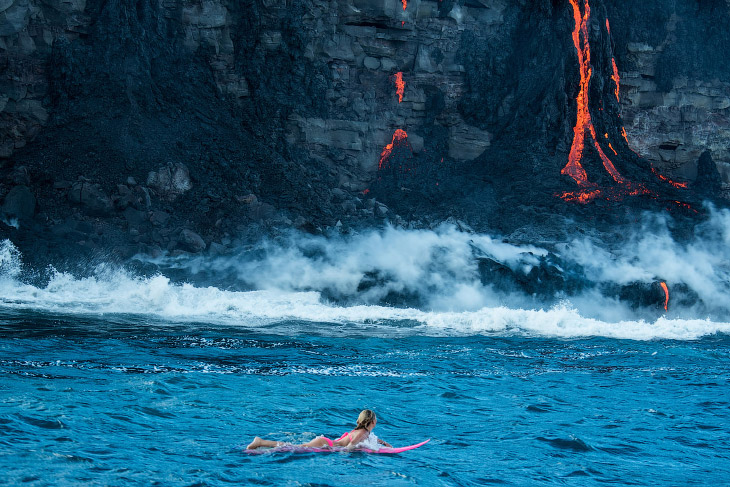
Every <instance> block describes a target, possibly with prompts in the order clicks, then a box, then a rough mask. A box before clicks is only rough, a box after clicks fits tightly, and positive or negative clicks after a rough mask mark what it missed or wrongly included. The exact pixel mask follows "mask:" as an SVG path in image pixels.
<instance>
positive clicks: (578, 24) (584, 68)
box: [560, 0, 647, 203]
mask: <svg viewBox="0 0 730 487" xmlns="http://www.w3.org/2000/svg"><path fill="white" fill-rule="evenodd" d="M569 1H570V4H571V6H572V7H573V19H574V21H575V28H574V29H573V33H572V37H573V45H574V46H575V51H576V54H577V55H578V63H579V66H580V69H579V71H580V88H579V91H578V96H577V97H576V122H575V127H574V128H573V143H572V144H571V147H570V154H569V156H568V163H567V164H566V165H565V167H564V168H563V169H562V170H561V171H560V173H561V174H566V175H568V176H570V177H571V178H573V180H574V181H575V182H576V184H578V186H581V187H582V188H583V190H582V191H578V192H575V193H563V195H562V196H561V197H562V198H563V199H565V200H567V201H578V202H581V203H586V202H588V201H590V200H592V199H595V198H596V197H597V196H598V195H600V190H598V189H596V185H594V184H591V183H589V181H588V175H587V173H586V171H585V169H584V168H583V165H582V164H581V160H582V159H583V152H584V151H585V139H586V136H587V135H590V137H591V138H592V139H593V146H594V147H595V149H596V151H597V152H598V156H599V157H600V158H601V162H602V163H603V167H604V169H606V171H607V172H608V173H609V174H610V175H611V177H612V178H613V180H614V181H615V182H616V183H618V184H621V185H626V186H628V188H627V189H628V191H629V194H645V193H647V190H646V189H644V187H643V186H642V185H640V184H634V183H631V182H630V181H628V180H627V179H625V178H624V177H623V176H621V174H620V173H619V172H618V170H617V169H616V166H614V164H613V162H612V161H611V159H609V157H608V156H607V155H606V153H605V152H604V151H603V149H602V148H601V146H600V145H599V143H598V137H597V136H596V129H595V127H594V125H593V120H592V118H591V112H590V103H589V99H588V91H589V86H590V82H591V76H592V74H593V70H592V67H591V47H590V42H589V41H588V21H589V19H590V16H591V7H590V4H589V3H588V0H585V3H584V11H583V13H582V14H581V11H580V5H579V3H578V2H579V0H569ZM607 27H608V28H609V29H610V27H609V26H608V24H607ZM614 65H615V62H614ZM614 75H615V76H616V78H614V81H615V82H616V83H617V86H618V77H617V76H618V70H617V69H616V70H615V71H614ZM615 93H616V94H618V89H617V90H616V91H615ZM586 132H588V134H586ZM606 135H607V134H606ZM609 147H610V148H611V150H613V151H614V153H616V151H615V150H614V149H613V146H611V145H610V144H609Z"/></svg>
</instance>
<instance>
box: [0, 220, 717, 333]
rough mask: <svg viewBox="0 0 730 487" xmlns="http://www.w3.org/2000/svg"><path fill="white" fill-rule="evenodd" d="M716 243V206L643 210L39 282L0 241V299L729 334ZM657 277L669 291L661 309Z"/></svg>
mask: <svg viewBox="0 0 730 487" xmlns="http://www.w3.org/2000/svg"><path fill="white" fill-rule="evenodd" d="M728 245H730V212H728V211H713V213H712V217H711V218H710V220H709V221H708V222H707V223H706V224H703V225H702V226H701V227H698V228H697V231H696V233H695V235H694V236H693V237H692V238H689V239H687V240H686V241H685V242H683V243H678V242H676V241H675V240H673V239H672V237H671V232H670V231H669V222H667V221H666V220H664V219H662V218H660V217H656V216H651V217H648V218H647V220H646V221H645V223H644V227H643V229H642V231H641V232H637V233H636V236H634V237H633V238H630V239H627V240H626V241H625V242H623V244H622V245H621V246H618V247H616V248H609V247H608V246H605V245H600V244H598V243H597V242H595V241H592V240H590V239H588V238H581V239H576V240H573V241H570V242H565V243H562V244H558V245H554V246H552V247H551V248H547V246H542V247H541V246H536V245H514V244H510V243H506V242H504V241H502V240H499V239H496V238H493V237H490V236H487V235H478V234H474V233H470V232H464V231H460V230H458V229H457V228H455V227H454V226H442V227H439V228H437V229H435V230H403V229H395V228H386V229H382V230H371V231H368V232H365V233H362V234H355V235H349V236H338V237H331V238H324V237H315V236H302V235H291V236H290V237H289V238H287V239H285V240H280V241H277V242H273V241H265V242H262V243H261V244H260V245H259V246H257V247H255V248H249V249H246V250H241V251H239V252H237V253H235V254H231V255H227V256H219V257H212V256H207V257H176V258H172V257H166V258H163V259H158V260H156V261H147V262H145V263H144V264H145V265H147V266H153V269H154V272H151V273H149V274H147V275H140V273H138V272H133V271H131V270H129V269H123V268H119V267H112V266H110V265H101V266H98V267H96V268H95V269H94V270H93V272H92V273H91V274H90V275H86V276H82V277H79V276H74V275H71V274H68V273H62V272H57V271H54V270H51V271H50V273H49V275H48V277H47V278H46V279H45V281H44V282H42V283H41V282H38V280H37V279H36V280H33V279H29V278H28V277H27V275H28V270H27V269H24V268H23V265H22V259H21V257H22V256H21V255H20V253H19V252H18V251H17V249H15V247H14V246H13V244H12V243H11V242H9V241H7V240H6V241H4V242H2V243H0V307H2V308H5V309H14V310H18V309H24V310H25V309H28V310H35V311H43V312H49V313H63V314H72V315H77V314H79V315H100V314H123V315H141V316H150V317H155V318H160V319H163V320H173V321H176V322H205V323H213V324H219V323H220V324H226V325H235V326H242V327H247V328H261V327H265V328H266V330H267V331H269V332H274V333H276V332H281V333H286V332H287V330H291V328H286V329H285V328H281V327H279V328H277V326H278V325H277V324H281V323H284V322H287V323H290V322H298V323H300V324H301V323H304V324H305V325H306V324H307V323H309V324H318V325H322V324H330V325H338V326H331V327H330V328H331V329H332V330H333V331H332V333H341V332H342V330H343V329H346V330H349V331H352V332H356V333H377V334H395V333H404V332H407V333H418V334H432V335H465V334H500V335H504V334H521V335H531V336H532V335H535V336H555V337H565V338H568V337H585V336H603V337H612V338H626V339H637V340H647V339H655V338H666V339H680V340H685V339H696V338H699V337H702V336H706V335H710V334H714V333H730V323H727V322H725V321H724V320H723V319H722V318H721V317H722V316H727V313H728V311H730V299H728V296H730V291H729V290H730V263H729V262H730V259H728V258H727V250H726V249H727V248H728ZM180 276H184V277H183V278H181V277H180ZM658 281H661V282H666V283H668V289H669V290H670V293H672V294H670V298H669V307H668V310H667V311H665V310H664V309H663V307H662V305H663V304H664V299H663V295H660V296H657V295H656V293H657V292H661V291H657V289H660V288H659V287H658V286H657V282H658ZM193 283H194V284H193ZM531 291H532V292H531ZM632 293H633V294H632ZM642 293H643V294H642ZM651 293H654V294H651ZM677 295H679V296H680V297H676V296H677ZM637 296H639V297H638V298H637ZM642 296H643V297H642ZM647 296H649V298H647ZM718 317H719V318H718ZM305 325H302V326H305ZM319 329H320V330H326V329H327V327H326V326H325V327H322V326H319ZM325 332H326V331H325Z"/></svg>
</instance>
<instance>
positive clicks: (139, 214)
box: [0, 0, 730, 251]
mask: <svg viewBox="0 0 730 487" xmlns="http://www.w3.org/2000/svg"><path fill="white" fill-rule="evenodd" d="M574 8H577V9H578V12H579V16H580V15H583V14H585V12H586V11H587V8H589V9H590V12H591V13H590V15H587V17H586V18H587V21H586V22H587V23H586V34H585V35H584V37H585V39H587V40H588V41H589V42H590V44H591V46H592V53H593V54H592V58H591V64H592V66H593V73H594V74H593V76H592V79H591V80H590V82H589V86H587V87H586V91H585V93H586V96H588V98H589V99H590V100H591V101H590V103H591V108H590V111H591V112H592V113H593V125H594V126H595V130H596V131H597V133H598V136H596V137H600V136H601V135H602V134H604V133H605V139H606V140H603V139H602V140H601V144H604V143H605V144H604V145H605V147H604V148H603V149H602V150H601V149H600V147H599V145H598V142H596V145H595V147H597V148H599V150H598V152H601V151H606V152H608V150H609V149H608V145H609V144H608V141H611V142H612V144H610V150H611V151H613V153H614V154H615V156H614V154H611V153H610V152H609V156H610V158H614V157H615V159H616V160H615V161H614V162H613V164H615V165H616V167H617V171H619V172H621V173H622V174H623V175H622V176H620V178H621V179H620V180H619V179H617V178H616V177H615V176H614V177H613V182H612V181H611V177H610V174H611V173H610V171H609V172H608V175H607V173H606V171H605V170H604V169H603V168H602V167H601V160H602V158H603V157H604V156H600V154H599V153H598V152H596V150H594V149H593V148H592V146H591V143H590V142H589V143H588V145H587V147H588V148H587V149H585V155H584V157H585V158H586V161H585V163H584V165H585V166H586V169H587V171H588V172H589V173H590V176H591V177H592V180H591V183H590V184H593V185H612V184H614V185H615V184H620V183H621V181H624V180H627V179H631V180H632V181H635V182H637V184H641V185H642V188H644V189H645V192H644V193H641V194H644V195H657V197H656V198H653V199H657V200H661V201H665V200H666V201H673V200H677V199H682V200H685V199H687V200H689V199H693V198H694V199H696V197H694V196H684V195H683V194H682V193H681V192H680V193H677V192H676V191H675V190H674V189H672V188H671V187H668V186H667V189H661V188H658V187H657V188H653V186H652V185H656V184H662V183H661V181H659V182H656V181H653V180H652V182H644V180H647V181H648V179H650V178H652V177H653V176H651V174H652V172H651V171H652V168H653V170H654V172H655V173H656V174H660V175H662V176H663V177H665V178H670V179H671V178H674V179H677V178H679V179H686V180H688V181H690V182H691V181H693V180H694V179H695V178H696V176H697V161H698V158H699V155H700V153H702V152H703V151H705V150H708V149H709V150H710V151H711V153H712V158H713V160H714V163H715V164H716V166H717V167H718V169H719V173H720V175H721V177H722V181H721V182H717V183H718V185H717V186H712V187H713V188H716V190H717V191H715V193H717V194H713V195H712V196H715V197H718V196H722V195H723V191H724V192H725V193H724V195H725V196H727V188H728V183H730V169H729V167H730V166H728V164H730V153H729V152H728V151H729V150H730V149H729V147H730V129H728V120H729V119H728V117H730V69H729V68H728V67H727V66H726V64H724V63H725V61H724V60H723V58H722V56H721V55H718V54H717V53H715V51H714V49H715V48H714V46H725V45H726V46H727V47H728V48H730V40H729V39H730V36H728V34H727V33H726V32H725V30H724V29H722V28H721V21H719V20H718V19H723V18H725V19H726V18H727V15H728V13H730V6H728V3H727V2H725V1H724V0H713V1H708V2H702V5H700V6H698V5H697V4H696V2H689V1H686V2H681V1H674V0H653V1H650V2H642V5H640V6H631V7H627V6H625V5H624V2H614V1H611V0H592V1H591V2H590V6H588V2H587V1H585V0H580V1H575V2H574V1H573V0H565V1H562V0H557V1H547V0H546V1H538V2H536V1H527V0H522V1H507V0H409V1H405V0H402V1H397V0H336V1H335V0H332V1H324V0H296V1H292V0H251V1H247V2H233V1H228V0H202V1H184V2H170V1H164V0H138V1H131V0H106V1H102V0H73V1H63V2H59V1H53V0H0V65H2V66H3V70H2V74H0V165H2V167H3V171H4V173H5V179H4V183H3V185H2V187H0V197H5V205H6V208H11V207H12V208H21V209H20V210H18V209H16V210H13V211H15V213H12V212H10V211H9V210H8V211H6V212H5V213H6V217H9V216H13V215H15V216H20V215H18V213H22V216H23V218H24V219H26V220H27V219H29V218H31V219H32V218H35V223H36V225H41V226H42V225H46V226H50V228H56V229H59V228H61V229H62V230H58V231H59V232H62V233H63V232H66V233H63V234H64V235H67V234H69V233H70V234H72V235H73V236H74V238H75V239H76V240H77V241H79V242H84V243H85V244H87V245H92V246H93V245H102V244H103V243H104V238H105V236H106V235H109V234H110V232H111V233H113V232H112V230H113V231H115V232H117V233H118V234H119V235H120V237H118V238H122V236H124V235H126V237H125V238H131V240H132V241H133V242H134V244H135V245H142V246H145V247H144V248H142V250H149V249H150V248H157V249H168V250H182V251H199V250H201V249H203V248H206V247H209V246H210V245H211V244H216V246H225V245H228V244H231V243H232V239H233V238H235V237H234V236H235V235H237V234H240V233H241V232H245V231H246V229H247V228H250V227H251V224H254V223H264V224H266V225H268V224H270V223H272V222H273V223H276V224H283V225H294V226H298V227H300V228H307V229H310V230H313V231H314V230H316V229H317V228H323V227H325V226H333V225H335V224H336V222H337V221H338V220H349V221H365V222H368V221H373V222H376V221H378V220H382V219H383V218H392V219H394V221H397V222H406V221H408V220H411V221H415V222H416V223H417V224H419V223H418V220H419V219H422V221H421V222H420V224H428V223H429V220H438V219H439V218H443V217H445V216H448V215H453V216H457V217H459V218H462V219H464V220H466V221H469V222H471V223H472V224H476V225H477V226H495V227H497V228H501V229H502V230H506V231H514V230H515V229H517V228H519V227H521V226H523V225H524V224H525V223H526V222H529V221H530V220H531V219H535V215H536V213H535V211H537V210H535V208H546V209H547V211H548V212H549V213H554V212H556V211H563V210H562V209H556V208H555V205H556V204H561V205H562V204H564V202H563V200H561V199H560V198H558V197H557V195H559V194H560V193H561V192H567V191H571V190H572V189H575V182H574V181H572V180H571V178H569V177H568V176H567V175H566V173H565V172H563V173H562V174H561V168H563V167H564V166H565V164H566V162H567V159H568V156H569V153H570V152H571V140H573V139H574V127H575V124H576V111H577V110H578V109H577V108H576V99H577V97H580V90H581V89H582V88H581V86H580V80H581V77H580V75H579V73H580V69H581V65H580V63H579V60H578V57H577V56H576V46H575V45H574V41H573V39H571V33H572V32H573V30H574V28H575V25H576V23H575V17H574V14H575V10H574ZM636 9H638V10H639V11H636ZM608 21H610V27H609V25H608ZM609 30H610V31H609ZM700 32H703V33H709V37H708V36H700V35H698V34H699V33H700ZM724 52H727V51H726V50H725V51H724ZM612 63H613V65H615V66H617V72H616V71H614V70H612ZM675 68H676V69H675ZM615 76H620V80H621V81H620V92H619V97H618V100H616V99H614V98H613V96H614V95H613V92H614V90H615V86H616V83H615V81H612V80H613V77H615ZM403 84H404V86H403ZM399 85H400V86H402V93H400V94H399ZM619 102H620V103H619ZM619 115H620V116H621V119H619V118H618V116H619ZM624 127H625V130H626V138H625V139H623V137H622V136H621V132H622V129H623V128H624ZM397 131H402V132H397ZM401 133H402V134H404V135H405V136H402V135H401V136H398V137H396V134H401ZM626 142H628V144H626ZM574 144H575V142H573V145H574ZM629 149H631V150H633V151H635V153H636V154H638V155H640V156H641V158H639V157H638V156H637V155H636V154H635V153H634V152H631V150H629ZM599 156H600V157H599ZM384 158H385V159H388V160H387V161H384ZM603 167H606V164H605V162H604V163H603ZM712 174H714V173H712ZM573 179H575V178H573ZM721 183H724V186H722V184H721ZM713 184H714V183H713ZM20 186H22V187H24V188H25V189H23V190H15V193H14V194H15V196H12V197H10V198H9V199H8V195H10V194H11V191H12V190H14V189H15V188H16V187H20ZM718 188H719V189H718ZM583 190H584V191H585V192H586V194H587V192H588V191H589V190H588V189H586V187H584V188H583ZM21 193H22V195H21V196H22V197H21V196H17V195H18V194H21ZM639 193H640V192H639ZM675 193H676V194H675ZM660 195H661V197H660ZM31 197H32V198H33V205H32V206H33V207H32V208H31V209H29V206H30V203H29V202H30V201H31V200H30V198H31ZM373 197H375V198H373ZM605 199H608V200H609V201H612V200H613V201H615V200H616V199H617V196H616V193H615V192H613V193H611V194H610V195H608V196H607V197H606V198H605ZM645 199H646V198H645ZM383 202H385V203H386V204H387V205H388V206H390V207H391V208H390V209H389V208H388V207H387V206H385V205H384V204H383ZM69 205H70V206H69ZM662 205H664V203H660V204H659V207H662ZM594 206H595V205H594ZM639 206H640V207H642V206H646V204H645V203H641V204H639ZM66 207H70V208H71V210H66V209H65V208H66ZM576 207H577V208H578V209H579V210H580V212H584V207H583V206H581V205H580V204H578V205H577V206H576V205H575V204H573V205H572V206H570V208H572V209H570V210H569V211H574V209H575V208H576ZM541 211H542V210H541ZM395 212H397V213H399V214H400V215H399V216H396V215H394V213H395ZM515 212H517V213H520V214H521V215H522V217H520V218H516V219H514V220H513V221H511V222H509V223H508V224H507V223H505V224H502V223H503V222H506V221H507V220H509V219H510V218H515V217H514V213H515ZM11 213H12V214H11ZM69 213H70V214H71V217H69ZM486 215H488V216H489V217H488V218H487V216H486ZM69 218H70V219H71V220H72V221H69ZM90 218H96V221H95V223H93V225H92V227H91V230H89V227H88V225H86V226H85V225H82V227H83V228H82V230H78V228H77V227H78V226H79V222H81V221H84V222H86V223H88V220H89V219H90ZM6 221H9V220H8V218H6ZM64 225H65V226H64ZM30 226H31V225H25V227H26V228H27V227H30ZM102 227H103V228H102ZM69 228H70V230H69ZM87 230H88V231H87ZM5 231H9V230H7V229H6V230H5ZM191 233H192V234H193V235H191ZM115 238H117V237H115ZM135 249H136V250H138V249H139V247H134V248H133V250H135Z"/></svg>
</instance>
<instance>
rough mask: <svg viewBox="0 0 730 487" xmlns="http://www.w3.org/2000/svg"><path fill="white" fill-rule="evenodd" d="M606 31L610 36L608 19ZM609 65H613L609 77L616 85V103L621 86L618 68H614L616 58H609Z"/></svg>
mask: <svg viewBox="0 0 730 487" xmlns="http://www.w3.org/2000/svg"><path fill="white" fill-rule="evenodd" d="M606 31H608V35H611V26H610V25H609V23H608V19H606ZM611 64H612V65H613V75H611V79H612V80H613V82H614V83H615V84H616V88H614V93H615V94H616V101H619V99H618V91H619V86H620V85H621V78H620V77H619V75H618V67H616V58H614V57H611Z"/></svg>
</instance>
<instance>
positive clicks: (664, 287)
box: [659, 282, 669, 311]
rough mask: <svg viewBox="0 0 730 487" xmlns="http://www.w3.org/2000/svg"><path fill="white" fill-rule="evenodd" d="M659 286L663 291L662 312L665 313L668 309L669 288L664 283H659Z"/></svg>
mask: <svg viewBox="0 0 730 487" xmlns="http://www.w3.org/2000/svg"><path fill="white" fill-rule="evenodd" d="M659 285H660V286H661V287H662V289H663V290H664V311H667V309H669V288H668V287H667V283H666V282H660V283H659Z"/></svg>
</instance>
